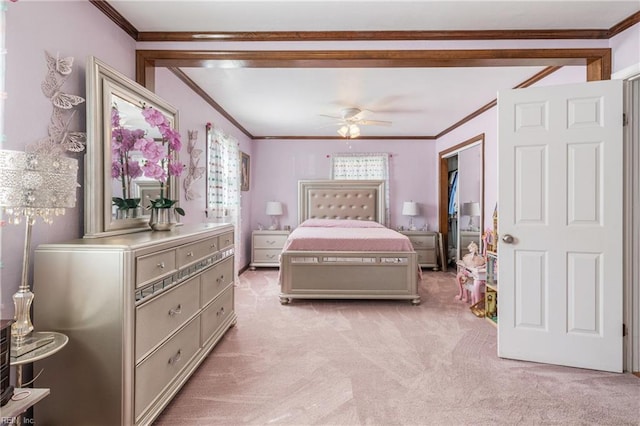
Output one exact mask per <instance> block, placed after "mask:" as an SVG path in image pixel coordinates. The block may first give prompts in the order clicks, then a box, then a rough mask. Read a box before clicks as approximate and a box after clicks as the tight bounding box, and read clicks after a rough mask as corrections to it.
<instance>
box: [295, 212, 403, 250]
mask: <svg viewBox="0 0 640 426" xmlns="http://www.w3.org/2000/svg"><path fill="white" fill-rule="evenodd" d="M287 250H306V251H413V246H412V245H411V241H409V238H408V237H407V236H405V235H402V234H400V233H398V232H396V231H394V230H392V229H389V228H385V227H384V226H382V225H380V224H379V223H376V222H369V221H357V220H335V219H333V220H332V219H309V220H307V221H305V222H303V223H302V224H300V226H299V227H298V228H296V229H295V230H294V231H293V232H292V233H291V234H290V235H289V238H288V239H287V242H286V243H285V245H284V248H283V251H287Z"/></svg>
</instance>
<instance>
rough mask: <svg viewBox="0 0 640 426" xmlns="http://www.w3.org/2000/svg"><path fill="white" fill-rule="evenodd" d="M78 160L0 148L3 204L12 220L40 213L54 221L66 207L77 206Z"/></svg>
mask: <svg viewBox="0 0 640 426" xmlns="http://www.w3.org/2000/svg"><path fill="white" fill-rule="evenodd" d="M77 176H78V160H76V159H74V158H69V157H64V156H61V155H52V154H48V153H33V152H22V151H8V150H0V206H1V207H3V208H4V211H5V212H6V213H7V215H8V216H9V217H8V221H9V222H11V223H14V224H17V223H20V221H21V218H22V216H24V217H27V218H29V219H30V220H34V219H35V218H36V217H38V216H40V217H41V218H42V219H43V220H44V221H45V222H46V223H51V222H52V221H53V217H54V216H58V215H61V214H64V212H65V208H72V207H75V204H76V188H78V186H79V185H78V182H77Z"/></svg>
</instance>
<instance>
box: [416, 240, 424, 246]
mask: <svg viewBox="0 0 640 426" xmlns="http://www.w3.org/2000/svg"><path fill="white" fill-rule="evenodd" d="M414 243H415V245H417V246H421V245H423V244H422V241H414Z"/></svg>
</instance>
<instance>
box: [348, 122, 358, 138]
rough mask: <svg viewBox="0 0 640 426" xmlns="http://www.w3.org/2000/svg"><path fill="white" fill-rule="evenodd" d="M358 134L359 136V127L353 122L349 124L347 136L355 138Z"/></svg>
mask: <svg viewBox="0 0 640 426" xmlns="http://www.w3.org/2000/svg"><path fill="white" fill-rule="evenodd" d="M358 136H360V128H359V127H358V126H356V125H355V124H352V125H350V126H349V137H351V138H357V137H358Z"/></svg>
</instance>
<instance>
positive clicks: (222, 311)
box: [216, 306, 224, 317]
mask: <svg viewBox="0 0 640 426" xmlns="http://www.w3.org/2000/svg"><path fill="white" fill-rule="evenodd" d="M220 315H224V306H223V307H222V308H220V310H219V311H218V312H216V316H217V317H219V316H220Z"/></svg>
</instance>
